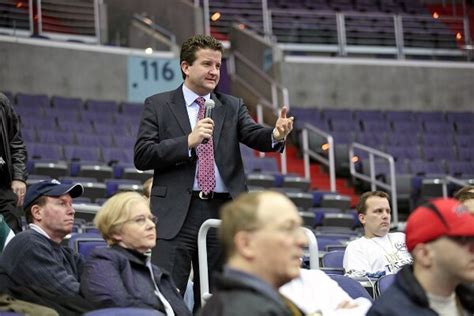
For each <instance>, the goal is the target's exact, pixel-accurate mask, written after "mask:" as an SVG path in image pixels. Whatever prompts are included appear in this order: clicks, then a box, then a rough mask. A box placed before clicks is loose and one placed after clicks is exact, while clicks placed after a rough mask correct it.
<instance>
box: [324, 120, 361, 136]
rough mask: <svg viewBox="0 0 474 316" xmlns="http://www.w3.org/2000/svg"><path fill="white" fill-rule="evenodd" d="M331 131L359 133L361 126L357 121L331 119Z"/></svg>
mask: <svg viewBox="0 0 474 316" xmlns="http://www.w3.org/2000/svg"><path fill="white" fill-rule="evenodd" d="M330 122H331V131H333V132H339V133H341V132H348V133H350V132H358V131H360V130H361V129H360V124H359V122H357V121H354V120H352V119H350V120H346V119H338V118H332V119H331V121H330Z"/></svg>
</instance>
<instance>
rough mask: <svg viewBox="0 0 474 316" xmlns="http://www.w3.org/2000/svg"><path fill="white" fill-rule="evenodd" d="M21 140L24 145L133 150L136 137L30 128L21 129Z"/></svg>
mask: <svg viewBox="0 0 474 316" xmlns="http://www.w3.org/2000/svg"><path fill="white" fill-rule="evenodd" d="M22 135H23V139H24V141H25V142H26V143H42V144H60V145H79V146H92V147H101V148H104V147H121V148H133V146H134V145H135V140H136V137H134V136H129V135H128V133H127V134H122V135H121V134H111V133H94V134H89V133H87V132H79V131H73V132H68V131H58V130H39V131H37V130H36V129H31V128H23V129H22Z"/></svg>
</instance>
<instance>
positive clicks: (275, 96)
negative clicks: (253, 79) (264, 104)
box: [233, 51, 290, 110]
mask: <svg viewBox="0 0 474 316" xmlns="http://www.w3.org/2000/svg"><path fill="white" fill-rule="evenodd" d="M233 56H234V58H236V59H237V60H239V61H241V62H243V63H244V64H245V65H246V66H247V67H249V68H250V69H251V70H252V72H253V73H254V74H255V75H257V76H258V77H259V78H260V79H262V80H263V81H265V82H267V83H268V84H270V89H271V95H272V97H271V104H272V106H273V108H274V110H277V109H278V90H280V92H281V94H282V99H283V105H285V106H287V107H288V108H289V106H290V98H289V95H288V89H287V88H286V87H285V86H283V85H282V84H280V83H279V82H278V81H276V80H275V79H273V78H272V77H270V76H269V75H267V74H266V73H265V72H264V71H263V70H261V69H260V68H258V67H257V66H256V65H254V64H253V63H252V62H251V61H250V60H248V59H247V58H246V57H245V56H244V55H242V54H241V53H239V52H238V51H234V52H233ZM234 71H236V70H235V69H234Z"/></svg>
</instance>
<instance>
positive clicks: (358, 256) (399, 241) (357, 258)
mask: <svg viewBox="0 0 474 316" xmlns="http://www.w3.org/2000/svg"><path fill="white" fill-rule="evenodd" d="M357 213H358V216H359V220H360V222H361V223H362V225H363V226H364V236H362V237H360V238H359V239H356V240H353V241H351V242H350V243H349V244H348V245H347V248H346V252H345V254H344V262H343V265H344V269H345V271H346V274H347V275H349V276H351V277H364V276H369V277H380V276H382V275H385V274H393V273H396V272H397V271H398V270H400V268H401V267H402V266H404V265H405V264H409V263H411V262H412V258H411V256H410V253H409V252H408V251H407V248H406V244H405V234H404V233H402V232H394V233H390V232H389V231H390V219H391V209H390V203H389V195H388V194H387V193H386V192H382V191H373V192H366V193H364V194H362V196H361V197H360V201H359V203H358V205H357Z"/></svg>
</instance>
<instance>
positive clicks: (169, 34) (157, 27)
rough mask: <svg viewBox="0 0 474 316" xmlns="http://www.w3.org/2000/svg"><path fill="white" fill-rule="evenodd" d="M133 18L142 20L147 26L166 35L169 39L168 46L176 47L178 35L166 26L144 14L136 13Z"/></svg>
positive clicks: (138, 20)
mask: <svg viewBox="0 0 474 316" xmlns="http://www.w3.org/2000/svg"><path fill="white" fill-rule="evenodd" d="M132 18H133V20H135V21H137V22H140V23H141V24H142V25H144V26H145V27H147V28H149V29H151V30H152V31H153V32H157V33H159V34H160V35H162V36H164V37H166V39H167V43H166V44H167V45H168V46H170V47H174V46H175V45H176V36H175V35H174V34H173V33H172V32H170V31H168V30H167V29H165V28H164V27H162V26H160V25H158V24H156V23H155V22H153V20H151V19H150V18H149V17H147V16H145V15H143V14H138V13H134V14H133V16H132Z"/></svg>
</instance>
